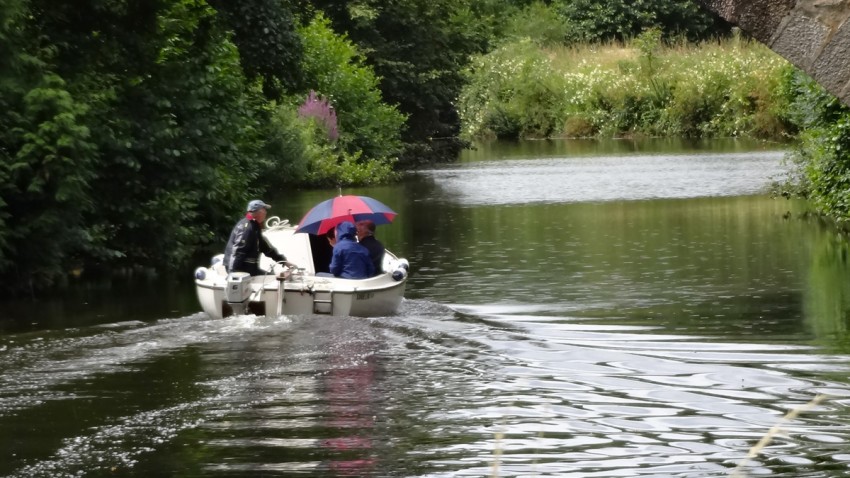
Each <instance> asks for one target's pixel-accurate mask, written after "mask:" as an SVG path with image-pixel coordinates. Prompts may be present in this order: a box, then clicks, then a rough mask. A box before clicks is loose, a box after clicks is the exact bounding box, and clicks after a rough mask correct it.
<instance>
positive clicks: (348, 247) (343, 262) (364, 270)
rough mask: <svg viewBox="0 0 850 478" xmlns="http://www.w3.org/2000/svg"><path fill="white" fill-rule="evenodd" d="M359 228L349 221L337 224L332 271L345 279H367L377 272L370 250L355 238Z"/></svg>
mask: <svg viewBox="0 0 850 478" xmlns="http://www.w3.org/2000/svg"><path fill="white" fill-rule="evenodd" d="M356 234H357V228H355V227H354V224H352V223H351V222H349V221H345V222H341V223H339V224H337V226H336V244H334V251H333V256H332V257H331V267H330V271H331V274H333V275H334V277H341V278H343V279H366V278H367V277H372V276H373V275H374V274H375V267H374V266H373V265H372V257H371V256H370V255H369V250H368V249H366V248H365V247H363V245H362V244H359V243H358V242H357V240H356V239H355V237H356Z"/></svg>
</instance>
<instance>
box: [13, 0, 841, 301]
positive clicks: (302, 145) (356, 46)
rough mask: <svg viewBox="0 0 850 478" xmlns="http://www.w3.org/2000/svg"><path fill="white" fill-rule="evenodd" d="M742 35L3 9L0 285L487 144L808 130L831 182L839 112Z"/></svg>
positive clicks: (563, 8)
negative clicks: (269, 200)
mask: <svg viewBox="0 0 850 478" xmlns="http://www.w3.org/2000/svg"><path fill="white" fill-rule="evenodd" d="M729 31H730V30H729V26H728V25H727V24H725V23H724V22H722V21H720V20H719V19H718V18H717V17H716V16H714V15H711V14H709V13H708V12H706V11H704V10H702V9H700V7H698V4H697V3H696V2H693V1H692V0H645V1H642V2H638V3H634V2H630V1H627V0H610V1H605V2H602V1H599V0H569V1H568V0H552V1H548V2H545V3H544V2H538V1H534V0H484V1H480V0H403V1H398V2H384V1H382V0H358V1H356V2H351V1H347V0H298V1H294V2H284V1H281V0H242V1H240V2H230V1H226V0H155V1H136V0H80V1H78V2H73V3H67V2H66V3H62V2H59V3H56V2H50V1H47V0H12V1H7V2H4V3H3V4H2V5H0V106H2V107H0V283H2V284H3V285H6V286H7V287H4V289H3V290H4V291H6V292H8V293H15V292H16V291H19V290H21V289H30V290H33V289H37V288H42V287H48V286H50V285H52V284H54V283H55V282H57V281H61V280H63V279H67V278H68V277H70V275H71V274H72V273H76V272H79V271H81V270H85V271H87V272H90V271H96V270H110V269H115V268H138V267H145V268H153V269H157V270H165V269H173V268H178V267H181V266H184V265H185V264H187V262H188V259H189V258H190V257H191V256H192V254H193V253H194V252H195V251H197V250H198V249H199V248H202V247H206V246H207V245H210V244H221V243H223V241H224V237H225V236H226V234H227V232H228V231H229V228H230V227H231V226H232V223H233V220H234V217H236V216H238V214H239V213H241V212H242V209H243V207H244V204H245V202H246V201H247V200H248V199H250V198H251V197H255V196H262V195H264V194H267V193H268V192H269V191H279V190H280V189H282V188H294V187H329V186H347V185H365V184H377V183H382V182H389V181H393V180H395V179H396V178H397V177H398V176H399V172H400V171H401V170H403V169H405V168H411V167H416V166H417V165H420V164H423V163H428V162H433V161H440V160H451V159H453V158H454V157H455V156H456V153H457V152H458V151H459V150H460V149H461V148H462V147H463V146H464V145H465V144H467V143H466V141H467V140H468V139H469V138H472V137H480V136H490V137H512V138H518V137H535V138H540V137H565V136H566V137H572V136H596V137H611V136H637V135H652V136H658V135H667V136H670V135H675V136H728V135H750V136H755V137H763V138H772V139H776V138H786V137H793V136H794V134H795V133H796V132H797V130H798V128H800V127H805V128H809V127H811V128H814V129H813V132H812V133H804V141H803V143H804V144H806V145H809V146H810V149H807V150H804V151H803V152H801V153H800V154H799V158H800V162H801V164H803V163H805V164H808V165H809V166H806V167H804V168H803V169H804V170H805V171H806V172H807V174H809V176H808V177H809V181H808V182H805V183H800V188H801V190H802V189H805V190H806V191H813V192H814V193H815V194H821V193H823V194H826V193H828V192H829V191H832V190H833V189H834V188H835V187H840V186H841V185H842V184H843V183H842V182H841V181H842V179H841V175H840V174H839V173H840V172H841V171H843V169H842V168H840V167H835V166H834V165H832V163H830V161H828V160H827V159H825V158H828V157H829V158H839V157H841V156H842V154H843V153H842V151H844V149H842V148H844V143H841V142H840V141H839V142H838V143H834V142H833V143H831V141H833V139H831V138H835V137H837V136H836V135H837V134H838V133H840V134H845V133H844V130H838V131H837V130H834V129H829V128H840V125H841V124H847V122H845V123H841V122H840V121H838V122H833V121H832V119H834V118H835V117H836V116H835V115H837V114H841V113H835V111H840V110H841V107H839V106H837V105H832V106H830V105H823V107H820V106H819V105H821V103H826V100H820V99H818V98H819V96H817V94H814V93H812V94H808V93H805V94H802V95H801V94H800V93H799V92H800V91H804V90H805V88H803V89H802V90H801V89H800V88H797V86H795V85H798V84H799V85H802V84H804V82H803V81H801V80H799V79H798V78H799V77H800V76H801V75H800V74H799V72H797V71H796V70H794V69H793V68H791V67H790V66H788V65H787V63H785V62H783V61H782V60H780V59H778V58H777V57H776V56H775V55H772V54H770V53H769V51H768V50H767V49H765V48H764V47H761V46H759V45H756V44H753V43H751V42H748V41H746V40H744V39H741V38H738V37H733V38H728V33H729ZM807 95H808V96H807ZM800 98H803V100H801V99H800ZM810 102H812V103H811V104H810ZM819 102H820V103H819ZM792 103H793V105H794V106H791V105H792ZM801 105H803V106H801ZM795 108H802V109H804V110H805V111H811V112H812V115H810V116H809V117H806V118H803V117H801V116H799V115H797V116H794V115H791V114H790V112H793V111H794V110H795ZM801 121H802V122H801ZM836 125H839V126H836ZM817 128H827V129H825V130H824V132H823V133H817V131H820V130H818V129H817ZM840 134H838V136H840ZM811 148H814V149H811ZM827 179H828V180H827ZM820 180H822V182H821V183H819V182H818V181H820ZM818 184H821V185H820V186H818ZM845 202H846V201H845ZM845 202H842V201H841V200H840V198H836V199H830V200H824V201H823V202H822V204H823V205H824V206H823V207H824V210H831V211H841V210H846V206H844V203H845ZM842 208H843V209H842Z"/></svg>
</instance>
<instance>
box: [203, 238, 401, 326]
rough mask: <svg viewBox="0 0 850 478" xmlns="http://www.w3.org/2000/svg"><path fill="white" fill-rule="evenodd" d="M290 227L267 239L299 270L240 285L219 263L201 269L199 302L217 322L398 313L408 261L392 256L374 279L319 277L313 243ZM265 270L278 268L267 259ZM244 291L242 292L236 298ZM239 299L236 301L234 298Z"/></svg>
mask: <svg viewBox="0 0 850 478" xmlns="http://www.w3.org/2000/svg"><path fill="white" fill-rule="evenodd" d="M294 230H295V228H294V227H291V226H289V225H288V224H287V223H285V222H284V223H282V225H278V226H275V225H271V226H267V231H266V232H265V233H264V235H265V236H266V238H267V240H269V242H271V243H272V244H273V245H274V246H275V247H276V248H277V249H278V250H281V251H285V253H286V256H287V258H289V259H290V260H292V261H297V263H298V264H305V265H306V267H303V268H298V269H285V268H282V267H280V266H278V267H280V270H279V271H276V272H275V273H273V274H267V275H260V276H253V277H247V275H246V277H243V278H239V279H240V280H239V281H238V282H234V281H233V280H232V277H230V276H229V275H228V274H227V272H226V271H225V270H224V267H223V265H222V264H221V259H222V256H221V255H218V256H216V257H214V258H213V260H212V263H211V265H210V266H209V267H199V268H198V269H196V270H195V288H196V292H197V296H198V303H199V304H200V305H201V308H202V309H203V311H204V312H206V313H207V314H208V315H210V316H212V317H214V318H224V317H228V316H231V315H239V314H254V315H275V316H277V315H308V314H324V315H337V316H349V315H350V316H358V317H379V316H387V315H393V314H395V313H396V312H397V311H398V309H399V307H400V305H401V303H402V301H403V300H404V288H405V284H406V282H407V268H408V265H407V261H406V260H404V259H399V258H398V257H396V256H395V255H394V254H392V253H391V252H389V251H387V252H386V254H385V257H384V264H383V271H384V272H382V273H381V274H379V275H377V276H375V277H370V278H368V279H342V278H338V277H328V276H324V275H316V274H315V273H314V272H313V271H312V254H311V250H310V241H309V240H308V239H307V237H306V236H307V235H306V234H294ZM260 265H261V267H263V268H264V269H265V270H272V271H274V268H275V266H274V263H272V262H271V261H270V260H269V259H268V258H265V257H262V258H261V262H260ZM234 287H239V288H240V289H239V291H238V293H233V289H232V288H234ZM234 297H236V298H234Z"/></svg>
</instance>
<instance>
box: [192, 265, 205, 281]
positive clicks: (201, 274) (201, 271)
mask: <svg viewBox="0 0 850 478" xmlns="http://www.w3.org/2000/svg"><path fill="white" fill-rule="evenodd" d="M206 278H207V269H206V268H205V267H198V268H197V269H195V279H198V280H204V279H206Z"/></svg>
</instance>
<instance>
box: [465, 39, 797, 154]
mask: <svg viewBox="0 0 850 478" xmlns="http://www.w3.org/2000/svg"><path fill="white" fill-rule="evenodd" d="M792 71H793V67H792V66H791V65H790V64H789V63H788V62H786V61H785V60H783V59H781V58H780V57H779V56H777V55H776V54H774V53H773V52H771V51H770V50H769V49H767V47H765V46H763V45H760V44H757V43H752V42H748V41H744V40H741V39H738V38H732V39H729V40H725V41H721V42H710V43H704V44H701V45H699V46H691V45H678V44H677V45H672V46H669V47H663V46H662V44H661V35H660V31H658V30H648V31H647V32H645V33H643V34H641V35H640V36H638V37H637V38H636V39H635V40H634V41H633V42H631V43H629V44H606V45H598V44H588V45H581V46H576V47H569V48H568V47H546V48H544V47H541V46H539V45H538V44H536V43H533V42H531V41H530V40H527V39H526V40H520V41H516V42H511V43H507V44H504V45H502V46H501V47H499V48H498V49H496V50H494V51H492V52H490V53H488V54H486V55H480V56H478V57H476V58H475V59H474V60H473V63H472V66H471V68H470V70H469V81H468V83H467V85H466V87H465V89H464V91H463V93H462V95H461V98H460V101H459V110H460V114H461V117H462V119H463V126H464V134H465V135H467V136H468V137H500V138H541V137H588V136H591V137H622V136H635V135H644V136H679V137H681V136H685V137H726V136H751V137H759V138H771V139H778V138H782V137H783V135H786V134H789V133H793V132H794V129H795V126H794V124H793V123H792V122H791V121H789V119H788V117H787V116H788V111H789V105H790V101H791V99H792V98H791V96H792V95H791V93H790V89H789V87H788V79H789V78H790V76H789V74H790V72H792Z"/></svg>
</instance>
